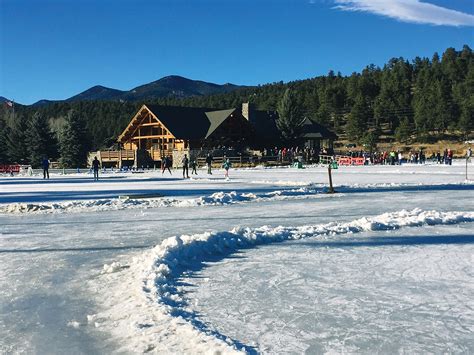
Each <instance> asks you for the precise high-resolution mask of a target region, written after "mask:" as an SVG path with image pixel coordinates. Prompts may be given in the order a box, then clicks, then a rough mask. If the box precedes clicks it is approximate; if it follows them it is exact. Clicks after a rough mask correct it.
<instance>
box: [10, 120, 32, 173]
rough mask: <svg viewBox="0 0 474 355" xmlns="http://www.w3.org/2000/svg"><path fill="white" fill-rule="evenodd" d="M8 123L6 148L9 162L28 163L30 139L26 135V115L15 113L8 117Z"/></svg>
mask: <svg viewBox="0 0 474 355" xmlns="http://www.w3.org/2000/svg"><path fill="white" fill-rule="evenodd" d="M8 121H9V122H8ZM7 125H8V128H7V132H8V136H7V137H6V148H7V155H8V160H9V162H10V163H20V164H28V163H29V155H28V144H29V141H28V139H27V136H26V132H27V123H26V119H25V117H24V116H23V115H21V114H18V113H15V114H14V115H12V116H11V117H7Z"/></svg>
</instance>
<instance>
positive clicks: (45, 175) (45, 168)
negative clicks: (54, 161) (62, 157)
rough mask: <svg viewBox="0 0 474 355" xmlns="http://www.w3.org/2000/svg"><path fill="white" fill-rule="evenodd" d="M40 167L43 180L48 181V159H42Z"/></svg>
mask: <svg viewBox="0 0 474 355" xmlns="http://www.w3.org/2000/svg"><path fill="white" fill-rule="evenodd" d="M41 166H42V167H43V179H49V159H48V158H46V157H44V158H43V161H42V162H41Z"/></svg>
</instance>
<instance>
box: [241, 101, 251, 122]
mask: <svg viewBox="0 0 474 355" xmlns="http://www.w3.org/2000/svg"><path fill="white" fill-rule="evenodd" d="M251 110H252V108H251V106H250V102H244V103H242V116H244V117H245V118H246V119H247V121H249V122H250V120H251V117H250V115H251Z"/></svg>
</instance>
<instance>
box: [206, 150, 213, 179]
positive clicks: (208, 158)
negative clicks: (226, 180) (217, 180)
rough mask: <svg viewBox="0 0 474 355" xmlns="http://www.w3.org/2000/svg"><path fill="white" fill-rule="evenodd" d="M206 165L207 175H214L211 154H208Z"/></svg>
mask: <svg viewBox="0 0 474 355" xmlns="http://www.w3.org/2000/svg"><path fill="white" fill-rule="evenodd" d="M206 164H207V173H208V174H209V175H212V171H211V168H212V156H211V154H210V153H207V157H206Z"/></svg>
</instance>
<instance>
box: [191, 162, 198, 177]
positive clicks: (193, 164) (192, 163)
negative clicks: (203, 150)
mask: <svg viewBox="0 0 474 355" xmlns="http://www.w3.org/2000/svg"><path fill="white" fill-rule="evenodd" d="M191 169H192V170H191V175H192V174H196V175H197V174H198V173H197V170H196V169H197V162H196V159H193V160H191Z"/></svg>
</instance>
